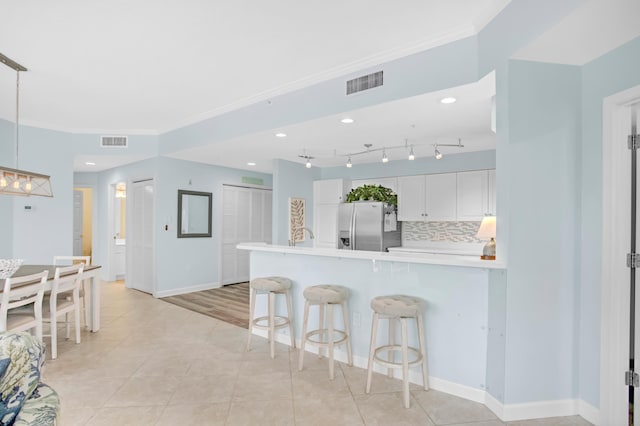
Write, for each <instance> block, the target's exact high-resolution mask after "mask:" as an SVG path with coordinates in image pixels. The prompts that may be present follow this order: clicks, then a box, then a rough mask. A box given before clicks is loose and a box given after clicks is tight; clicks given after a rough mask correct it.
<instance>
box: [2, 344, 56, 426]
mask: <svg viewBox="0 0 640 426" xmlns="http://www.w3.org/2000/svg"><path fill="white" fill-rule="evenodd" d="M43 363H44V346H43V344H42V343H41V342H40V341H38V339H37V338H36V337H34V336H31V335H30V334H29V333H26V332H21V333H12V332H9V333H0V425H1V426H4V425H16V426H25V425H42V426H44V425H55V424H56V420H57V416H58V412H59V411H60V398H59V397H58V394H57V393H56V392H55V391H54V390H53V389H52V388H51V387H49V386H47V385H45V384H44V383H42V382H40V372H41V370H42V365H43Z"/></svg>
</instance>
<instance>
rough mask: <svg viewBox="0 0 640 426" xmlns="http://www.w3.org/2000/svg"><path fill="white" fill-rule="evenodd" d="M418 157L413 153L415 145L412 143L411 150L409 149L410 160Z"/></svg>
mask: <svg viewBox="0 0 640 426" xmlns="http://www.w3.org/2000/svg"><path fill="white" fill-rule="evenodd" d="M415 159H416V156H415V155H414V154H413V145H411V151H409V161H413V160H415Z"/></svg>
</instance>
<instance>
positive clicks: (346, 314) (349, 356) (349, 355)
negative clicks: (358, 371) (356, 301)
mask: <svg viewBox="0 0 640 426" xmlns="http://www.w3.org/2000/svg"><path fill="white" fill-rule="evenodd" d="M341 305H342V318H343V323H344V332H345V334H346V335H347V360H348V362H349V364H348V365H349V367H353V354H352V353H351V331H350V330H351V328H349V312H348V310H347V302H346V301H345V302H342V303H341Z"/></svg>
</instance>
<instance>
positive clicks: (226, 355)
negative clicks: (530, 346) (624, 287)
mask: <svg viewBox="0 0 640 426" xmlns="http://www.w3.org/2000/svg"><path fill="white" fill-rule="evenodd" d="M246 333H247V331H246V330H245V329H242V328H239V327H236V326H233V325H230V324H227V323H225V322H222V321H218V320H216V319H213V318H210V317H207V316H204V315H200V314H197V313H194V312H191V311H188V310H186V309H183V308H180V307H178V306H175V305H172V304H169V303H166V302H163V301H161V300H157V299H154V298H153V297H151V296H149V295H146V294H144V293H140V292H137V291H135V290H129V289H127V288H126V287H125V286H124V285H123V283H122V282H113V283H105V284H104V286H103V289H102V328H101V329H100V331H99V332H98V333H89V332H87V331H83V334H82V343H81V344H80V345H76V344H75V343H73V342H71V341H64V340H63V339H61V340H60V342H59V349H58V359H56V360H51V359H47V361H46V364H45V367H44V370H43V381H44V382H46V383H48V384H49V385H51V386H53V387H54V388H55V389H56V391H57V392H58V393H59V395H60V398H61V401H62V409H61V419H60V422H59V425H60V426H70V425H136V426H141V425H180V426H184V425H198V426H202V425H270V424H273V425H289V424H290V425H332V426H337V425H364V424H366V425H463V424H464V425H468V426H499V425H503V424H504V423H503V422H501V421H499V420H498V419H497V418H496V416H495V415H494V414H493V413H492V412H491V411H490V410H489V409H487V408H486V407H485V406H484V405H482V404H478V403H475V402H471V401H467V400H464V399H461V398H457V397H454V396H451V395H447V394H445V393H442V392H437V391H434V390H430V391H424V390H421V389H419V388H418V387H414V389H413V390H412V395H411V408H409V409H405V408H403V404H402V392H401V383H400V381H399V380H395V379H388V378H386V377H385V376H383V375H375V377H374V382H373V387H372V393H371V394H369V395H366V394H365V393H364V385H365V380H366V371H365V370H362V369H360V368H355V367H348V366H347V365H344V364H339V367H337V368H336V377H335V379H334V380H333V381H331V380H329V379H328V372H327V366H326V364H325V362H324V361H323V360H318V358H317V357H316V356H312V355H308V356H306V357H305V368H304V370H303V371H302V372H299V371H298V369H297V352H295V351H291V352H290V351H289V350H288V348H287V347H286V346H284V345H278V347H277V349H278V352H277V354H276V358H275V359H274V360H272V359H271V358H270V357H269V355H268V345H267V344H266V341H265V339H262V338H259V337H255V338H254V339H253V343H252V350H251V351H250V352H246V351H245V344H246V337H247V334H246ZM45 342H46V340H45ZM509 424H510V425H514V426H515V425H517V426H550V425H562V426H571V425H579V426H582V425H589V423H588V422H586V421H585V420H583V419H582V418H581V417H577V416H575V417H563V418H552V419H538V420H529V421H520V422H513V423H509Z"/></svg>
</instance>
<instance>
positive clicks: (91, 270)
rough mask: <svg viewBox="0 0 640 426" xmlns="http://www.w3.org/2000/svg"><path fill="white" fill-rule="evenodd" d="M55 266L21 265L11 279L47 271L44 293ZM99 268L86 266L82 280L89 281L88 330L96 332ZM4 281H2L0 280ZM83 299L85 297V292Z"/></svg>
mask: <svg viewBox="0 0 640 426" xmlns="http://www.w3.org/2000/svg"><path fill="white" fill-rule="evenodd" d="M56 268H57V266H55V265H22V266H20V268H18V270H17V271H16V272H15V273H14V274H13V275H12V277H22V276H25V275H31V274H37V273H38V272H42V271H47V272H48V274H49V276H48V278H47V283H46V285H45V291H49V290H51V283H52V282H53V277H54V275H55V272H56ZM100 268H101V266H99V265H88V266H85V267H84V271H83V275H84V279H88V280H90V281H91V284H90V285H89V299H88V302H89V303H87V309H88V310H89V315H88V316H89V324H87V325H88V326H89V330H90V331H92V332H97V331H98V330H100V283H101V280H100V274H99V272H100ZM0 281H4V280H0ZM84 297H87V294H86V292H85V295H84Z"/></svg>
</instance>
